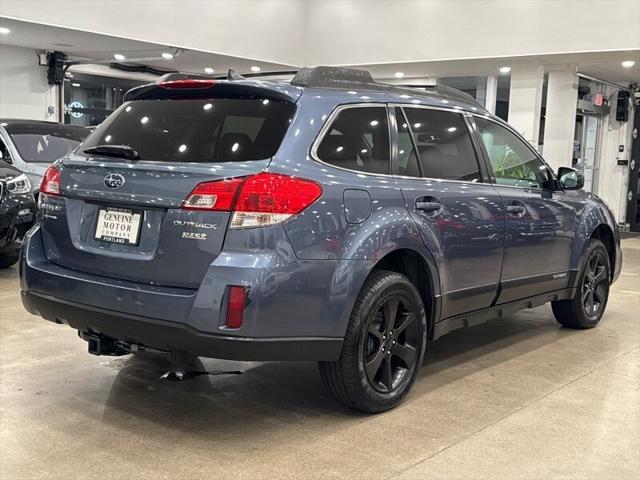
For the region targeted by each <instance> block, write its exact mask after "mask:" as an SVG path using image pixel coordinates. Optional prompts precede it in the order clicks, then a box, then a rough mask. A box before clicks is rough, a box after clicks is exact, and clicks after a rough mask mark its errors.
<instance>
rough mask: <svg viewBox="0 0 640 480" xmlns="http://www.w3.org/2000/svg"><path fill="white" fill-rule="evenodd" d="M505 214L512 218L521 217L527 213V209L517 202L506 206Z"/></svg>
mask: <svg viewBox="0 0 640 480" xmlns="http://www.w3.org/2000/svg"><path fill="white" fill-rule="evenodd" d="M507 213H508V214H509V215H511V216H512V217H522V216H524V214H525V213H527V209H526V208H525V206H524V205H522V204H520V203H519V202H513V203H512V204H511V205H507Z"/></svg>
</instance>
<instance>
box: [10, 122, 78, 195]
mask: <svg viewBox="0 0 640 480" xmlns="http://www.w3.org/2000/svg"><path fill="white" fill-rule="evenodd" d="M89 133H90V131H89V130H88V129H87V128H85V127H80V126H77V125H65V124H62V123H55V122H44V121H38V120H16V119H0V154H1V155H2V158H0V160H3V161H4V162H5V163H8V164H11V165H13V166H14V167H15V168H17V169H18V170H20V171H21V172H22V173H24V174H25V175H26V176H27V177H28V178H29V180H30V181H31V185H32V188H33V192H34V193H36V192H37V191H38V188H39V187H40V182H41V181H42V176H43V175H44V172H45V170H46V169H47V167H48V166H49V164H51V163H52V162H54V161H56V160H57V159H59V158H61V157H64V156H65V155H66V154H67V153H69V152H71V151H72V150H73V149H74V148H76V147H77V146H78V145H79V144H80V142H82V141H83V140H84V139H85V137H86V136H87V135H89Z"/></svg>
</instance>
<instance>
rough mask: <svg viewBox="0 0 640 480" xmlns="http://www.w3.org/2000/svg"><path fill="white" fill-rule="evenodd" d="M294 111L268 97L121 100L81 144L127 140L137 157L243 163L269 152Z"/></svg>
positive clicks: (273, 151)
mask: <svg viewBox="0 0 640 480" xmlns="http://www.w3.org/2000/svg"><path fill="white" fill-rule="evenodd" d="M294 111H295V105H294V104H293V103H291V102H282V101H275V100H269V99H255V98H252V99H239V98H222V99H207V100H192V99H189V100H185V99H181V100H137V101H132V102H128V103H125V104H124V105H122V106H121V107H120V108H119V109H118V110H116V111H115V112H114V113H113V114H112V115H111V116H109V118H107V119H106V120H105V121H104V122H103V123H102V124H101V125H100V126H99V127H98V128H97V129H96V131H95V132H94V133H93V134H91V136H90V137H89V138H88V139H87V141H86V142H85V144H84V145H83V149H84V148H89V147H95V146H98V145H127V146H129V147H131V148H132V149H133V150H135V151H136V152H138V155H140V160H148V161H160V162H196V163H218V162H235V161H237V162H245V161H249V160H261V159H266V158H270V157H272V156H273V155H274V154H275V153H276V151H277V150H278V147H279V146H280V143H281V142H282V139H283V137H284V135H285V133H286V131H287V128H288V127H289V123H290V121H291V118H292V117H293V114H294Z"/></svg>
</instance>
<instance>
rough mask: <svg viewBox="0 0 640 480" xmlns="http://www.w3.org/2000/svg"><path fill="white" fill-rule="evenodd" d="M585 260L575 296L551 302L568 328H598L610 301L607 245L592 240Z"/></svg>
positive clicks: (609, 271) (560, 321)
mask: <svg viewBox="0 0 640 480" xmlns="http://www.w3.org/2000/svg"><path fill="white" fill-rule="evenodd" d="M583 258H584V264H583V266H582V270H581V271H580V281H579V283H578V289H577V291H576V295H575V297H574V298H571V299H568V300H557V301H555V302H551V308H552V309H553V315H554V316H555V317H556V320H557V321H558V322H559V323H560V324H562V325H564V326H565V327H569V328H577V329H587V328H593V327H595V326H596V325H597V324H598V323H599V322H600V319H601V318H602V315H603V314H604V311H605V308H606V307H607V300H608V299H609V286H610V282H611V266H610V264H609V254H608V252H607V249H606V248H605V246H604V244H603V243H602V242H601V241H600V240H596V239H592V240H590V241H589V244H588V245H587V249H586V251H585V253H584V257H583Z"/></svg>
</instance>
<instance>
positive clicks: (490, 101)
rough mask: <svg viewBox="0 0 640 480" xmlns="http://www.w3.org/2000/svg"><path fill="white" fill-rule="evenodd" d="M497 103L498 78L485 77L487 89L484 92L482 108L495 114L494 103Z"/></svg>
mask: <svg viewBox="0 0 640 480" xmlns="http://www.w3.org/2000/svg"><path fill="white" fill-rule="evenodd" d="M497 101H498V77H496V76H495V75H489V76H488V77H487V89H486V92H485V102H484V106H485V108H486V109H487V110H489V111H490V112H491V113H493V114H495V113H496V102H497Z"/></svg>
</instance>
